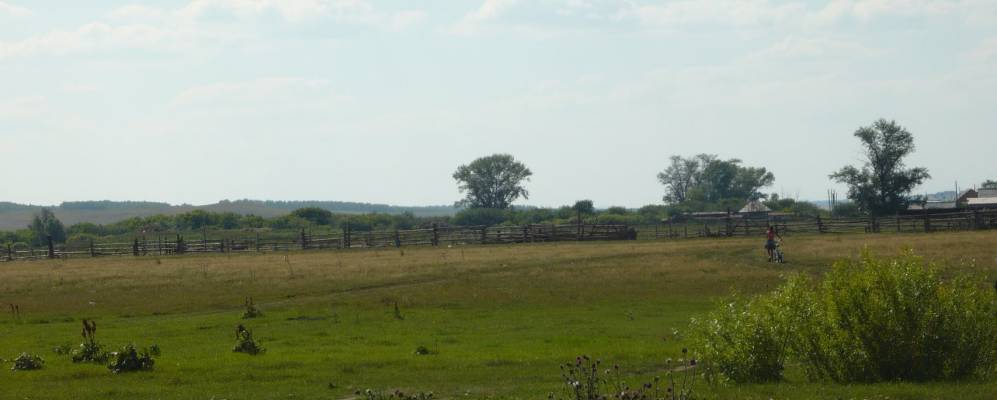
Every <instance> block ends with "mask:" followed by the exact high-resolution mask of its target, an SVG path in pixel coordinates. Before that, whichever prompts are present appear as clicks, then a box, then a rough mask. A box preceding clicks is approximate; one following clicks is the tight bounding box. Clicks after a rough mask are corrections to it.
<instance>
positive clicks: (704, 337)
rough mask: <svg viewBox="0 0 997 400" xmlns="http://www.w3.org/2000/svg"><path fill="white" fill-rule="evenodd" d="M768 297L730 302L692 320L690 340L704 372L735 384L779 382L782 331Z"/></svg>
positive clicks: (783, 341) (783, 350) (783, 344)
mask: <svg viewBox="0 0 997 400" xmlns="http://www.w3.org/2000/svg"><path fill="white" fill-rule="evenodd" d="M781 315H782V314H781V313H780V312H779V310H778V307H777V305H776V303H775V302H774V301H773V300H772V298H771V297H759V298H755V299H752V300H750V301H741V300H738V299H730V300H728V301H726V302H724V304H723V305H722V306H720V307H718V309H717V310H715V311H713V312H712V313H710V314H709V315H708V316H707V317H706V318H703V319H694V320H693V324H692V325H693V332H694V334H693V340H694V342H695V346H696V348H697V349H698V351H699V352H700V354H701V358H702V360H701V361H702V364H703V368H704V372H706V373H707V374H708V375H710V376H711V377H723V378H726V379H730V380H732V381H735V382H772V381H777V380H780V379H782V372H783V369H784V368H785V364H786V343H787V339H786V332H785V328H784V326H783V325H782V321H781V320H780V316H781Z"/></svg>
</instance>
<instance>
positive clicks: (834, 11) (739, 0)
mask: <svg viewBox="0 0 997 400" xmlns="http://www.w3.org/2000/svg"><path fill="white" fill-rule="evenodd" d="M623 12H624V14H629V15H631V16H632V17H634V18H636V19H637V20H638V21H640V22H641V23H642V24H644V25H648V26H654V27H658V28H681V27H683V26H689V25H707V24H710V25H724V26H734V27H754V26H766V25H776V24H779V25H785V24H789V25H791V26H796V27H800V26H812V25H814V24H823V25H826V24H832V23H836V22H838V21H841V20H843V19H854V20H858V21H862V22H870V21H872V20H874V19H876V18H882V17H907V18H915V17H916V18H949V17H954V18H957V19H959V20H961V21H967V22H974V21H976V22H980V21H988V20H989V21H993V20H997V2H994V1H992V0H832V1H830V2H828V3H826V4H825V5H823V6H822V7H817V8H814V7H810V6H808V5H807V4H806V3H803V2H785V1H771V0H713V1H697V0H680V1H672V2H667V3H661V4H648V5H640V6H633V7H631V8H629V9H624V11H623Z"/></svg>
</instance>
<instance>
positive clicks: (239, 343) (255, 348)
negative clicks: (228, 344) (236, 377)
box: [232, 324, 265, 356]
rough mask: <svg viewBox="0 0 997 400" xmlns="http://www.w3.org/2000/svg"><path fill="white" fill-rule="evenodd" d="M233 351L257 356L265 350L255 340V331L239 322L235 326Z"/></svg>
mask: <svg viewBox="0 0 997 400" xmlns="http://www.w3.org/2000/svg"><path fill="white" fill-rule="evenodd" d="M232 351H234V352H236V353H246V354H249V355H254V356H255V355H257V354H259V353H262V352H264V351H265V350H264V349H263V347H262V346H260V345H259V344H258V343H256V341H255V340H253V332H252V331H250V330H249V329H246V327H245V326H242V324H239V326H237V327H236V328H235V347H233V348H232Z"/></svg>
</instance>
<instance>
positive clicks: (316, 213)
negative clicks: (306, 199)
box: [291, 207, 332, 225]
mask: <svg viewBox="0 0 997 400" xmlns="http://www.w3.org/2000/svg"><path fill="white" fill-rule="evenodd" d="M291 215H293V216H295V217H298V218H301V219H304V220H307V221H308V222H311V223H313V224H315V225H330V224H332V212H330V211H329V210H326V209H322V208H318V207H305V208H299V209H297V210H294V211H291Z"/></svg>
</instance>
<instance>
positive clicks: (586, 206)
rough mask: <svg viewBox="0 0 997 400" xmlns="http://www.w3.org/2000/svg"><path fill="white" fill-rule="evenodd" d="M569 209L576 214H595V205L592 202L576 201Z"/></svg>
mask: <svg viewBox="0 0 997 400" xmlns="http://www.w3.org/2000/svg"><path fill="white" fill-rule="evenodd" d="M571 209H572V210H575V212H576V213H581V214H593V213H595V203H593V202H592V200H578V201H576V202H575V205H574V206H572V207H571Z"/></svg>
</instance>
